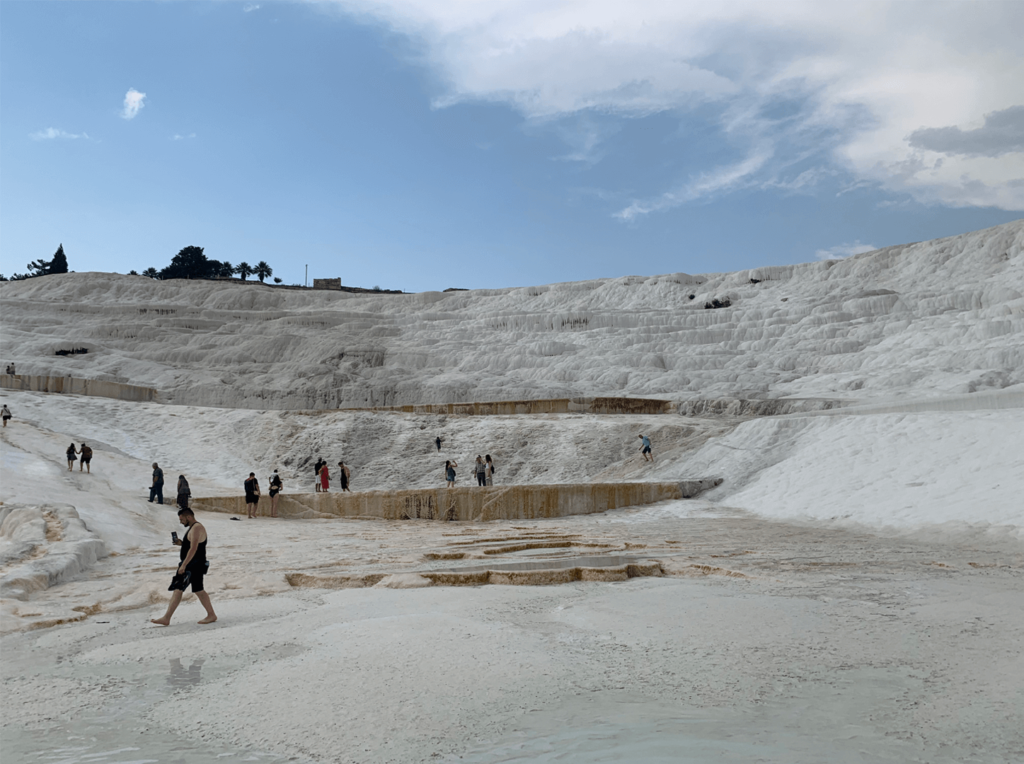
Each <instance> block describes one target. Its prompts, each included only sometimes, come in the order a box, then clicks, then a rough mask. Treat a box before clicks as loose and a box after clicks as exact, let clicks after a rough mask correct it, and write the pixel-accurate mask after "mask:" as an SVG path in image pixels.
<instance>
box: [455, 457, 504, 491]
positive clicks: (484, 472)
mask: <svg viewBox="0 0 1024 764" xmlns="http://www.w3.org/2000/svg"><path fill="white" fill-rule="evenodd" d="M458 466H459V465H458V462H455V461H453V460H451V459H447V460H445V463H444V481H445V484H446V486H447V487H448V488H454V487H455V477H456V473H455V468H456V467H458ZM473 474H474V475H476V484H477V485H478V486H488V485H494V460H493V459H491V455H490V454H487V455H486V456H480V454H477V455H476V462H475V463H474V464H473Z"/></svg>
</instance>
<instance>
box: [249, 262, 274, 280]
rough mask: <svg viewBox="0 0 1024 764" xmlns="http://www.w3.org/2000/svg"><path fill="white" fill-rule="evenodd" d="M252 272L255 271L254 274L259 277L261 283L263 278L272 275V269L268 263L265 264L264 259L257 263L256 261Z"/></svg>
mask: <svg viewBox="0 0 1024 764" xmlns="http://www.w3.org/2000/svg"><path fill="white" fill-rule="evenodd" d="M253 273H255V274H256V276H257V277H258V278H259V280H260V283H261V284H262V283H263V279H265V278H268V277H270V276H273V275H274V271H273V270H272V269H271V267H270V266H269V265H267V261H266V260H260V261H259V262H258V263H256V267H255V268H254V269H253Z"/></svg>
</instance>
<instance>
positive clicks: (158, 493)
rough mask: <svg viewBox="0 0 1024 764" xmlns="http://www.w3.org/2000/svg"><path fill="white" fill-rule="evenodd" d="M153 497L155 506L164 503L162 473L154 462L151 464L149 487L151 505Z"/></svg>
mask: <svg viewBox="0 0 1024 764" xmlns="http://www.w3.org/2000/svg"><path fill="white" fill-rule="evenodd" d="M154 497H155V498H156V503H157V504H163V503H164V471H163V470H162V469H160V465H158V464H157V463H156V462H153V484H152V485H151V486H150V487H149V503H150V504H152V503H153V498H154Z"/></svg>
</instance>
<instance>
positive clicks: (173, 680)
mask: <svg viewBox="0 0 1024 764" xmlns="http://www.w3.org/2000/svg"><path fill="white" fill-rule="evenodd" d="M203 662H204V661H203V659H202V658H193V659H192V663H191V665H190V666H189V667H188V668H185V666H184V665H183V664H182V662H181V658H171V674H170V676H168V677H167V684H169V685H171V687H175V688H177V687H190V686H192V685H196V684H199V681H200V680H201V679H202V676H201V675H200V672H201V671H202V668H203Z"/></svg>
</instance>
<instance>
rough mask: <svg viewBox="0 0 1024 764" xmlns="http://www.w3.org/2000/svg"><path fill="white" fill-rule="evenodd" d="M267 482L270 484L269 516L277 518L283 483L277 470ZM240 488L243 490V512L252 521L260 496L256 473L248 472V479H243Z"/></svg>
mask: <svg viewBox="0 0 1024 764" xmlns="http://www.w3.org/2000/svg"><path fill="white" fill-rule="evenodd" d="M267 482H268V483H269V484H270V516H271V517H277V502H278V501H279V498H278V497H279V496H280V495H281V491H282V489H283V488H284V481H283V480H282V479H281V476H280V475H279V474H278V472H277V470H274V472H273V473H272V474H271V475H270V479H269V480H268V481H267ZM242 486H243V488H245V510H246V513H247V517H248V518H249V519H250V520H252V519H254V518H255V517H256V510H257V509H258V508H259V503H260V496H261V494H260V481H259V480H257V479H256V473H255V472H250V473H249V477H247V478H246V479H245V482H244V483H243V484H242Z"/></svg>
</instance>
